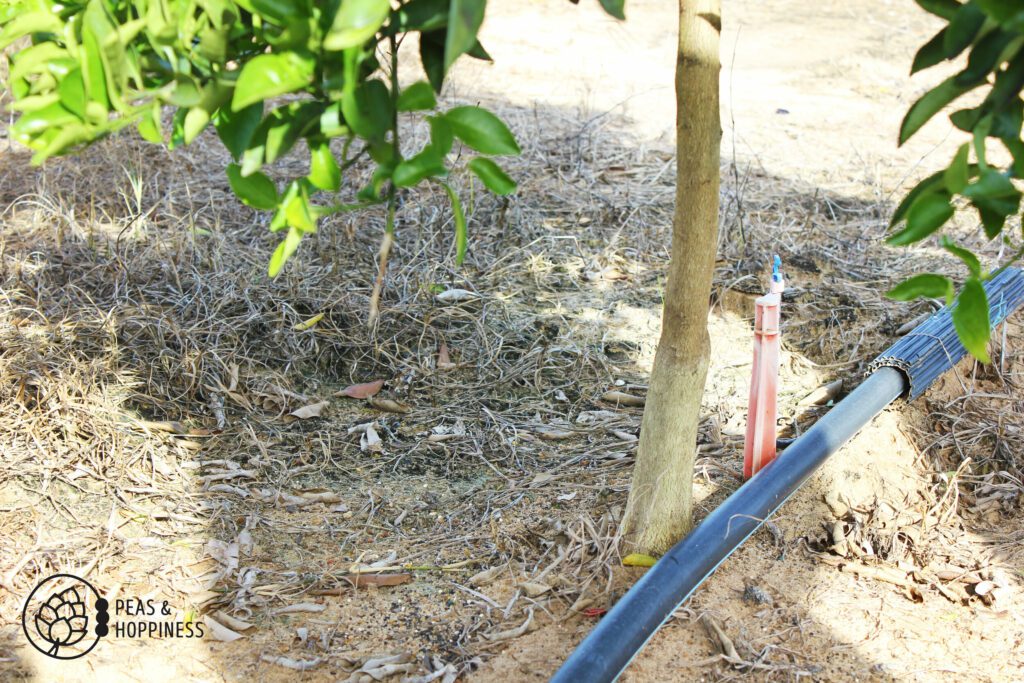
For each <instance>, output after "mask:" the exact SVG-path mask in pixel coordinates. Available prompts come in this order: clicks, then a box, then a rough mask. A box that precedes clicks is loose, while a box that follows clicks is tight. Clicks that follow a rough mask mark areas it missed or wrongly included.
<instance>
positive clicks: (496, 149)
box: [444, 106, 520, 155]
mask: <svg viewBox="0 0 1024 683" xmlns="http://www.w3.org/2000/svg"><path fill="white" fill-rule="evenodd" d="M444 118H445V120H446V121H447V122H448V124H449V125H451V127H452V132H454V133H455V135H456V136H457V137H458V138H459V139H460V140H462V141H463V142H465V143H466V144H467V145H469V146H470V147H472V148H473V149H475V150H476V151H478V152H480V153H482V154H494V155H505V154H519V151H520V150H519V145H518V144H517V143H516V139H515V137H513V135H512V131H510V130H509V129H508V126H506V125H505V124H504V123H503V122H502V120H501V119H499V118H498V117H497V116H495V115H494V114H492V113H491V112H489V111H487V110H486V109H481V108H480V107H473V106H466V107H456V108H455V109H451V110H449V111H448V112H446V113H445V114H444Z"/></svg>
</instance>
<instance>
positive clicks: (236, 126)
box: [213, 102, 263, 161]
mask: <svg viewBox="0 0 1024 683" xmlns="http://www.w3.org/2000/svg"><path fill="white" fill-rule="evenodd" d="M262 118H263V102H256V103H254V104H250V105H249V106H248V107H245V108H244V109H241V110H239V111H232V110H231V109H230V108H228V107H223V108H221V109H220V111H218V112H217V116H216V117H215V119H214V122H213V125H214V126H215V127H216V128H217V135H219V136H220V139H221V142H223V143H224V146H225V147H227V149H228V151H229V152H231V156H232V157H233V158H234V159H235V161H237V160H238V159H239V158H240V157H241V156H242V153H243V152H245V150H246V149H247V148H248V147H249V141H250V140H252V136H253V133H254V132H255V131H256V129H257V128H258V127H259V125H260V120H261V119H262Z"/></svg>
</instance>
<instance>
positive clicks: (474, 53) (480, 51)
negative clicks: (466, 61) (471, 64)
mask: <svg viewBox="0 0 1024 683" xmlns="http://www.w3.org/2000/svg"><path fill="white" fill-rule="evenodd" d="M466 54H467V55H468V56H470V57H472V58H473V59H481V60H483V61H485V62H493V61H494V59H493V58H492V57H491V55H490V53H489V52H487V50H485V49H484V46H483V45H481V44H480V41H479V40H478V41H476V45H474V46H473V47H471V48H469V51H468V52H466Z"/></svg>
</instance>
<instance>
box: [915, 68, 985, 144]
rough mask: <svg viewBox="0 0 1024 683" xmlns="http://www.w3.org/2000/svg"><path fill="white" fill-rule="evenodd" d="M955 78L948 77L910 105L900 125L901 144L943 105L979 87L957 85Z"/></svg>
mask: <svg viewBox="0 0 1024 683" xmlns="http://www.w3.org/2000/svg"><path fill="white" fill-rule="evenodd" d="M955 79H956V77H955V76H951V77H949V78H947V79H946V80H944V81H943V82H942V83H940V84H939V85H937V86H935V87H934V88H933V89H931V90H929V91H928V92H927V93H925V94H924V96H923V97H921V99H919V100H918V101H917V102H915V103H914V104H913V105H912V106H911V107H910V109H909V110H908V111H907V115H906V116H905V117H904V118H903V123H902V124H901V125H900V139H899V143H900V144H901V145H902V144H903V143H904V142H906V141H907V140H908V139H910V136H911V135H913V134H914V133H916V132H917V131H918V130H919V129H920V128H921V126H923V125H924V124H926V123H928V121H929V120H930V119H931V118H932V117H933V116H935V115H936V114H937V113H939V111H940V110H941V109H942V108H943V107H945V106H946V105H947V104H949V103H950V102H952V101H953V100H955V99H956V98H958V97H960V96H961V95H963V94H964V93H966V92H968V91H969V90H973V89H974V88H975V87H977V86H975V85H971V86H962V85H957V84H956V83H955Z"/></svg>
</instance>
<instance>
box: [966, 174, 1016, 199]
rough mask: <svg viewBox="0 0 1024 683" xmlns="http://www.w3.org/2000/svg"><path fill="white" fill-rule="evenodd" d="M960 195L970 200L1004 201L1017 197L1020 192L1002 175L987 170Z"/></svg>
mask: <svg viewBox="0 0 1024 683" xmlns="http://www.w3.org/2000/svg"><path fill="white" fill-rule="evenodd" d="M961 194H962V195H963V196H965V197H968V198H970V199H1004V198H1007V197H1014V196H1019V195H1020V192H1019V191H1018V190H1017V188H1016V187H1014V186H1013V183H1012V182H1010V179H1009V178H1007V177H1006V176H1005V175H1004V174H1002V173H1000V172H999V171H993V170H991V169H989V170H987V171H984V172H982V174H981V177H980V178H978V180H977V181H976V182H974V183H972V184H971V185H968V186H967V187H965V188H964V189H963V191H962V192H961Z"/></svg>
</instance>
